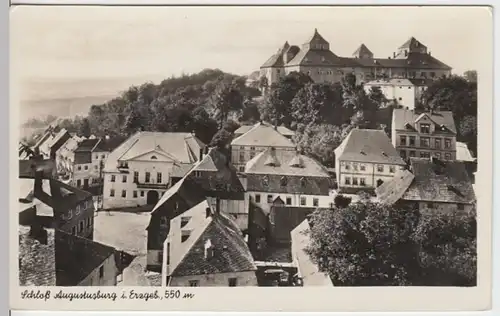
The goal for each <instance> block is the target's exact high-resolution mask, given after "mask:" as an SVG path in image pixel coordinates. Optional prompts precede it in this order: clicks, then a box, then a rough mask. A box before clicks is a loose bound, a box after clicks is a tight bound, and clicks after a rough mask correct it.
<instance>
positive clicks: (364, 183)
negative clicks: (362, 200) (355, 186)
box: [359, 178, 366, 186]
mask: <svg viewBox="0 0 500 316" xmlns="http://www.w3.org/2000/svg"><path fill="white" fill-rule="evenodd" d="M359 185H361V186H365V185H366V182H365V178H359Z"/></svg>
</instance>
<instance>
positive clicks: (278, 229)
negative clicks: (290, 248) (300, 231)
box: [270, 205, 317, 242]
mask: <svg viewBox="0 0 500 316" xmlns="http://www.w3.org/2000/svg"><path fill="white" fill-rule="evenodd" d="M316 209H317V208H316V207H299V206H287V205H273V206H271V211H270V214H271V218H272V221H273V222H274V224H273V225H272V226H273V229H272V232H273V233H272V234H273V238H275V239H276V240H278V241H281V242H283V241H286V242H289V241H290V233H291V232H292V231H293V230H294V229H295V228H296V227H297V226H298V225H299V224H300V223H302V222H303V221H304V220H305V219H306V218H307V217H308V216H309V215H310V214H311V213H312V212H314V211H315V210H316Z"/></svg>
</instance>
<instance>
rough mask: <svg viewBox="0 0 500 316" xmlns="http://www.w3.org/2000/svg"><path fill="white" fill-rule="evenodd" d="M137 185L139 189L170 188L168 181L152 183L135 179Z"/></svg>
mask: <svg viewBox="0 0 500 316" xmlns="http://www.w3.org/2000/svg"><path fill="white" fill-rule="evenodd" d="M134 183H135V184H136V185H137V188H138V189H157V190H166V189H168V187H169V185H168V183H152V182H140V181H134Z"/></svg>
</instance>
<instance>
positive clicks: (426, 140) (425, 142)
mask: <svg viewBox="0 0 500 316" xmlns="http://www.w3.org/2000/svg"><path fill="white" fill-rule="evenodd" d="M420 147H426V148H429V147H430V146H429V137H422V138H420Z"/></svg>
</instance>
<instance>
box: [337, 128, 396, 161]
mask: <svg viewBox="0 0 500 316" xmlns="http://www.w3.org/2000/svg"><path fill="white" fill-rule="evenodd" d="M335 155H336V156H337V157H338V159H340V160H343V161H356V162H367V163H387V164H399V165H404V164H405V163H404V161H403V159H402V158H401V157H400V156H399V154H398V152H397V151H396V149H395V148H394V146H392V144H391V141H390V140H389V137H387V135H386V134H385V133H384V131H382V130H372V129H353V130H351V132H350V133H349V135H347V137H346V138H345V139H344V140H343V141H342V143H341V144H340V146H339V147H337V149H336V150H335Z"/></svg>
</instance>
